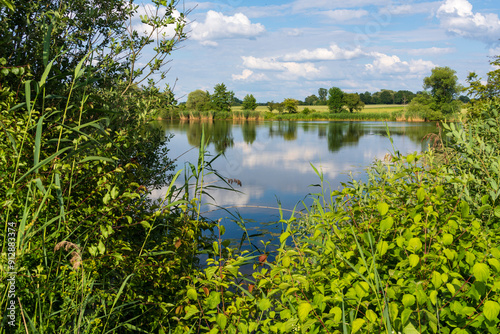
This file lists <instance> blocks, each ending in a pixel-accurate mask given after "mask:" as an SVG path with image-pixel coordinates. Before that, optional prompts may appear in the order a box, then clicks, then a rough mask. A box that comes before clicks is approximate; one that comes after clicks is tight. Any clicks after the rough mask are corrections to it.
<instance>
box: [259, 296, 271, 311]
mask: <svg viewBox="0 0 500 334" xmlns="http://www.w3.org/2000/svg"><path fill="white" fill-rule="evenodd" d="M258 306H259V309H260V310H261V311H265V310H267V309H269V308H270V307H271V301H270V300H269V299H268V298H264V299H262V300H261V301H260V302H259V305H258Z"/></svg>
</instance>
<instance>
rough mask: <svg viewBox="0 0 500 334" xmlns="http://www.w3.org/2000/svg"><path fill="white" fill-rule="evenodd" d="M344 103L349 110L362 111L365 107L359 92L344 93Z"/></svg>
mask: <svg viewBox="0 0 500 334" xmlns="http://www.w3.org/2000/svg"><path fill="white" fill-rule="evenodd" d="M344 104H345V106H346V107H347V109H349V112H353V111H360V110H363V108H364V107H365V104H364V103H363V101H361V99H360V97H359V94H357V93H348V94H344Z"/></svg>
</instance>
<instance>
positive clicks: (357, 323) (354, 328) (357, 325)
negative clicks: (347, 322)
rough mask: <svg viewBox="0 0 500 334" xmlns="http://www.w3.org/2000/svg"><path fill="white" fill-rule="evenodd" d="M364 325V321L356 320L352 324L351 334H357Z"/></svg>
mask: <svg viewBox="0 0 500 334" xmlns="http://www.w3.org/2000/svg"><path fill="white" fill-rule="evenodd" d="M364 324H365V319H360V318H358V319H356V320H354V321H353V322H352V331H351V334H354V333H357V332H358V331H359V330H360V329H361V327H363V325H364Z"/></svg>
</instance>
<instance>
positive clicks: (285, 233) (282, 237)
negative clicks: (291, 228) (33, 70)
mask: <svg viewBox="0 0 500 334" xmlns="http://www.w3.org/2000/svg"><path fill="white" fill-rule="evenodd" d="M289 236H290V232H288V231H287V232H284V233H282V234H281V235H280V243H284V242H285V241H286V239H287V238H288V237H289Z"/></svg>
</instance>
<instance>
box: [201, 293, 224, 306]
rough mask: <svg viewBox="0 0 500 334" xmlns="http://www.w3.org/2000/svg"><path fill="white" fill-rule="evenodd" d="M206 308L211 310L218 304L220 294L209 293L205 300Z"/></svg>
mask: <svg viewBox="0 0 500 334" xmlns="http://www.w3.org/2000/svg"><path fill="white" fill-rule="evenodd" d="M205 301H206V303H207V305H208V308H209V309H211V310H213V309H214V308H216V307H217V306H218V305H219V304H220V293H219V292H217V291H211V292H210V295H208V298H207V299H205Z"/></svg>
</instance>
